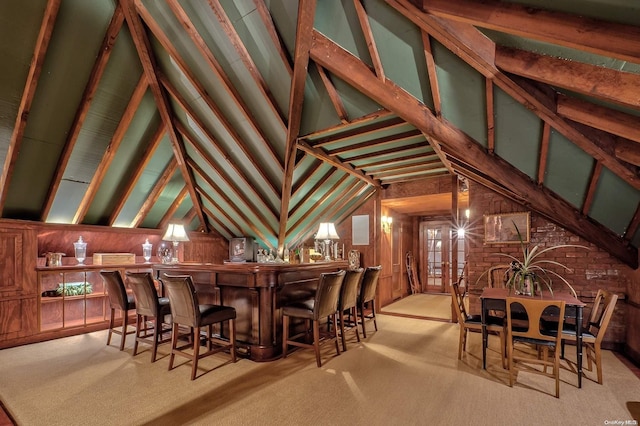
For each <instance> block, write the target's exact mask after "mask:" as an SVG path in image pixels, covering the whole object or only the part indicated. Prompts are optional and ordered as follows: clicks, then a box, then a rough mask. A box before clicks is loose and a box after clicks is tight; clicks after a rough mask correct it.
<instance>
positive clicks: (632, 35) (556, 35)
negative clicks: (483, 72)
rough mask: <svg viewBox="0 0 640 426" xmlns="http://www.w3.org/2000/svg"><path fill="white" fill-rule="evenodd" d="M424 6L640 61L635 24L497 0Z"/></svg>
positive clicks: (438, 1)
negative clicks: (619, 22)
mask: <svg viewBox="0 0 640 426" xmlns="http://www.w3.org/2000/svg"><path fill="white" fill-rule="evenodd" d="M414 3H416V1H415V0H414ZM421 9H422V10H423V11H425V12H427V13H429V14H432V15H434V16H438V17H441V18H446V19H451V20H456V21H460V22H465V23H467V24H471V25H474V26H477V27H481V28H488V29H492V30H496V31H500V32H504V33H508V34H515V35H518V36H521V37H526V38H532V39H535V40H540V41H544V42H546V43H551V44H557V45H560V46H566V47H571V48H573V49H579V50H584V51H587V52H591V53H595V54H597V55H604V56H613V57H615V58H618V59H621V60H623V61H630V62H634V63H640V27H638V26H634V25H626V24H618V23H615V22H607V21H602V20H599V19H594V18H587V17H583V16H578V15H575V14H569V13H564V12H557V11H551V10H543V9H536V8H533V7H531V6H527V5H524V4H522V5H521V4H515V3H508V2H502V1H497V0H483V1H474V0H456V1H455V2H452V1H450V0H422V7H421Z"/></svg>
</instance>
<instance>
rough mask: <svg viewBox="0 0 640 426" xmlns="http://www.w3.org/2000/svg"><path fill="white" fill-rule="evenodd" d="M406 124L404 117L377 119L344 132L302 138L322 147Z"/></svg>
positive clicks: (316, 146)
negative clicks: (313, 137) (320, 136)
mask: <svg viewBox="0 0 640 426" xmlns="http://www.w3.org/2000/svg"><path fill="white" fill-rule="evenodd" d="M406 125H407V122H406V121H404V120H403V119H402V118H400V117H393V118H390V119H389V120H383V121H375V122H372V123H371V124H367V125H365V126H360V127H356V128H352V129H348V130H346V131H344V132H340V133H336V134H333V135H330V136H325V137H323V138H319V139H315V140H309V139H308V138H306V137H305V138H302V139H303V140H304V141H305V142H307V143H308V144H309V145H310V146H312V147H314V148H320V147H324V146H327V145H331V144H334V143H340V142H348V140H349V139H353V138H365V137H368V136H371V135H375V134H376V133H378V132H384V131H391V130H395V129H397V128H398V127H404V126H406Z"/></svg>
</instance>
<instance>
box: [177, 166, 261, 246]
mask: <svg viewBox="0 0 640 426" xmlns="http://www.w3.org/2000/svg"><path fill="white" fill-rule="evenodd" d="M208 164H209V166H210V167H213V166H212V164H211V163H210V162H208ZM189 165H190V166H191V168H193V170H195V171H196V173H198V174H199V175H200V177H201V178H202V179H203V180H204V181H205V182H206V183H207V184H208V185H209V186H210V187H211V188H212V189H213V191H215V192H216V195H217V196H218V198H221V199H222V200H224V202H225V203H227V204H228V205H229V207H228V208H225V207H223V206H220V205H219V204H218V203H216V201H215V200H214V199H213V197H212V196H211V194H210V193H209V191H204V192H206V193H207V194H208V196H207V198H208V199H209V200H210V203H211V204H212V205H214V206H216V207H217V208H218V210H221V211H224V212H225V214H227V215H229V216H230V214H231V213H233V217H236V218H240V219H242V221H243V222H244V224H245V226H242V225H240V224H239V223H238V222H236V221H235V220H234V222H233V223H234V224H235V225H236V227H237V228H238V229H240V230H242V231H243V232H244V230H245V229H250V230H251V232H253V235H255V236H256V237H258V238H260V239H262V241H269V239H268V237H267V235H265V234H264V233H263V232H262V231H260V229H258V227H257V226H256V224H255V220H252V219H251V218H249V217H248V216H247V215H246V214H245V213H244V209H243V208H242V206H239V205H238V202H237V200H233V199H231V198H230V197H229V196H227V195H226V194H225V193H224V192H223V191H221V190H220V187H219V186H218V185H216V183H215V182H214V181H213V180H212V179H211V178H210V177H209V176H208V174H207V173H206V172H205V171H204V170H203V169H202V168H201V167H200V166H199V165H198V163H196V162H195V161H193V160H189ZM201 189H202V188H201ZM229 209H232V210H233V212H231V211H229ZM258 216H260V215H258ZM259 220H260V221H261V222H262V223H261V224H262V226H264V227H265V228H266V229H268V230H270V231H271V232H273V228H272V227H271V226H269V224H268V223H266V222H265V221H264V219H263V218H261V219H259Z"/></svg>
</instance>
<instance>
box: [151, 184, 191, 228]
mask: <svg viewBox="0 0 640 426" xmlns="http://www.w3.org/2000/svg"><path fill="white" fill-rule="evenodd" d="M187 195H189V188H187V186H186V185H184V186H183V187H182V189H181V190H180V192H179V193H178V195H177V196H176V198H175V200H173V202H172V203H171V205H170V206H169V208H168V209H167V211H166V212H165V213H164V215H163V216H162V218H161V219H160V222H158V227H159V228H160V229H167V226H168V225H169V222H171V220H172V219H173V215H174V214H175V213H176V211H178V209H179V208H180V206H181V205H182V202H183V201H184V200H185V198H187Z"/></svg>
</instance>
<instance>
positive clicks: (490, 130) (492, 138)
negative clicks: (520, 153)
mask: <svg viewBox="0 0 640 426" xmlns="http://www.w3.org/2000/svg"><path fill="white" fill-rule="evenodd" d="M484 92H485V97H486V99H487V100H486V102H487V149H488V150H489V152H493V151H494V150H495V148H496V123H495V109H494V107H495V102H494V98H493V81H491V79H490V78H485V79H484Z"/></svg>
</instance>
